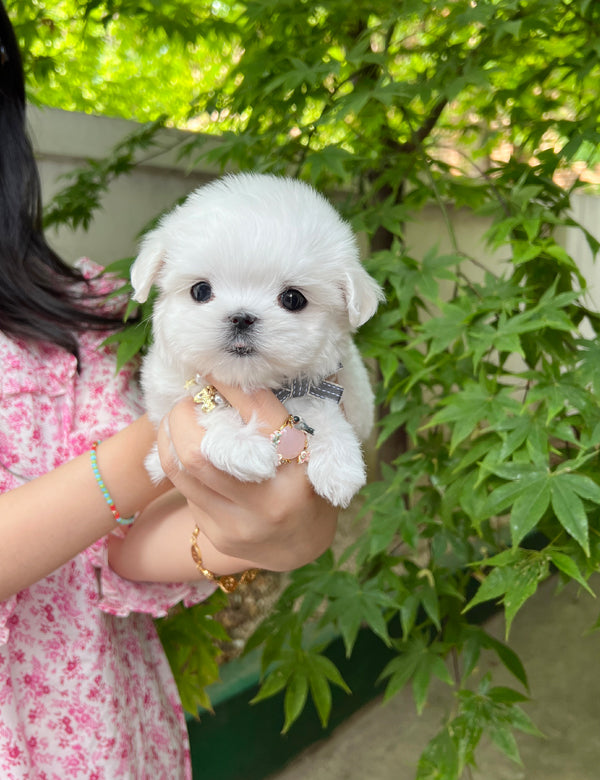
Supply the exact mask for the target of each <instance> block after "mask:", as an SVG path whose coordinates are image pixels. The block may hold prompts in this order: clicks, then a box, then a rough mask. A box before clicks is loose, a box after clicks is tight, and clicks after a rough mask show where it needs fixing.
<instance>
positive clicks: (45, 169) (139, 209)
mask: <svg viewBox="0 0 600 780" xmlns="http://www.w3.org/2000/svg"><path fill="white" fill-rule="evenodd" d="M28 119H29V128H30V135H31V139H32V142H33V145H34V148H35V151H36V156H37V158H38V163H39V168H40V175H41V179H42V194H43V198H44V201H45V202H47V201H48V200H49V199H50V198H51V197H52V196H53V195H54V193H55V192H56V191H57V190H59V189H62V188H63V187H64V186H65V185H66V183H67V182H66V181H64V180H62V181H61V178H60V177H61V176H63V175H64V174H65V173H68V172H69V171H72V170H73V169H74V168H77V167H79V166H81V165H82V164H84V162H85V161H86V160H87V159H89V158H95V159H99V158H102V157H104V156H105V155H106V154H107V153H108V152H109V151H110V150H111V149H112V147H113V146H114V145H115V144H116V143H118V142H119V141H121V140H122V139H123V138H125V137H126V136H127V135H129V134H130V133H131V132H132V131H133V130H134V129H135V127H136V126H135V125H134V124H133V123H131V122H126V121H124V120H122V119H110V118H107V117H92V116H88V115H87V114H78V113H70V112H66V111H57V110H55V109H37V108H30V109H29V111H28ZM186 138H187V134H186V133H181V132H179V131H177V130H165V131H162V132H161V134H160V142H161V148H162V149H164V150H165V151H164V152H163V153H162V154H158V155H156V156H154V155H155V152H154V150H151V151H150V152H149V153H148V157H149V159H148V160H146V161H145V162H143V163H142V164H141V165H140V166H139V167H138V168H136V170H135V172H134V173H133V174H132V175H130V176H124V177H122V178H118V179H116V180H115V181H114V182H113V184H112V185H111V187H110V190H109V192H108V193H107V195H106V197H105V198H104V199H103V204H102V209H101V210H99V211H97V212H96V214H95V217H94V219H93V221H92V223H91V225H90V227H89V230H88V231H87V232H86V231H84V230H83V229H79V230H77V231H71V230H67V229H60V230H58V231H49V233H48V238H49V240H50V242H51V244H52V246H53V247H54V248H55V249H56V250H57V251H58V252H59V254H60V255H61V256H62V257H64V258H65V260H67V261H74V260H76V259H77V258H78V257H81V256H82V255H87V256H88V257H90V258H91V259H92V260H94V261H96V262H99V263H101V264H103V265H106V264H107V263H110V262H111V261H113V260H118V259H119V258H122V257H127V256H130V255H133V254H135V252H136V246H137V234H138V233H139V231H140V230H142V228H143V227H144V226H145V225H146V224H147V222H148V220H150V219H151V218H152V217H154V216H156V215H157V214H158V213H159V212H161V211H163V210H165V209H168V208H169V207H170V206H171V205H172V204H173V203H174V202H175V201H176V200H177V199H178V198H180V197H181V196H183V195H185V194H187V193H188V192H189V191H191V190H192V189H194V188H195V187H197V186H199V185H200V184H202V183H204V182H206V181H207V180H209V179H210V178H212V177H213V176H214V175H215V172H214V171H212V172H211V171H208V170H203V171H190V170H188V169H186V167H185V166H184V165H182V164H181V163H179V162H178V161H177V157H176V148H174V147H176V145H177V144H180V143H181V142H182V141H183V140H185V139H186ZM142 155H143V153H142Z"/></svg>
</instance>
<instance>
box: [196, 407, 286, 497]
mask: <svg viewBox="0 0 600 780" xmlns="http://www.w3.org/2000/svg"><path fill="white" fill-rule="evenodd" d="M198 415H199V417H198V419H199V422H200V425H202V427H203V428H204V429H205V430H206V433H205V434H204V438H203V439H202V444H201V445H200V449H201V452H202V454H203V455H204V456H205V457H206V458H207V459H208V460H209V461H210V462H211V463H212V464H213V466H216V467H217V468H218V469H221V471H226V472H227V473H228V474H231V475H232V476H234V477H235V478H236V479H239V480H241V481H242V482H262V481H263V480H265V479H270V478H271V477H273V476H275V469H276V468H277V452H276V450H275V447H274V446H273V443H272V442H271V440H270V439H269V438H268V437H266V436H264V435H263V434H261V433H260V431H259V421H258V420H257V419H256V418H252V419H251V420H250V421H249V422H248V423H244V422H243V421H242V419H241V417H240V416H239V414H238V412H237V411H236V410H235V409H232V408H231V407H225V408H222V407H221V408H217V409H214V410H213V411H212V412H209V413H208V414H206V413H204V412H201V411H198Z"/></svg>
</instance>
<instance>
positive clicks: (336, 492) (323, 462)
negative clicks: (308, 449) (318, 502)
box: [307, 451, 367, 508]
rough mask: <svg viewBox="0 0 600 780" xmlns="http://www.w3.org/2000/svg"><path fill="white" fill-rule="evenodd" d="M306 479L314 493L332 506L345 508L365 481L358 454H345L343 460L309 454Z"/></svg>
mask: <svg viewBox="0 0 600 780" xmlns="http://www.w3.org/2000/svg"><path fill="white" fill-rule="evenodd" d="M307 474H308V478H309V480H310V481H311V484H312V486H313V487H314V489H315V492H316V493H318V494H319V495H320V496H323V498H326V499H327V500H328V501H329V502H330V503H331V504H333V505H334V506H339V507H342V508H345V507H347V506H348V505H349V504H350V502H351V501H352V499H353V498H354V496H355V495H356V493H358V491H359V490H360V489H361V487H362V486H363V485H364V484H365V482H366V481H367V477H366V469H365V465H364V462H363V459H362V456H361V454H360V451H357V452H355V453H350V452H346V453H345V455H344V457H343V459H336V458H332V457H327V456H326V453H323V452H321V453H314V454H313V453H311V456H310V460H309V461H308V468H307Z"/></svg>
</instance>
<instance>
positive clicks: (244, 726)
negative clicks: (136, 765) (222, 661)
mask: <svg viewBox="0 0 600 780" xmlns="http://www.w3.org/2000/svg"><path fill="white" fill-rule="evenodd" d="M326 654H327V655H328V656H329V658H331V660H332V661H333V662H334V663H335V664H336V666H337V667H338V668H339V670H340V672H341V673H342V676H343V677H344V679H345V680H346V682H347V683H348V685H349V686H350V688H351V689H352V694H351V695H348V694H346V693H344V691H342V690H341V689H339V688H335V687H333V689H332V694H333V701H332V710H331V718H330V722H329V725H328V727H327V729H323V728H322V727H321V724H320V722H319V718H318V716H317V713H316V711H315V709H314V707H313V706H312V702H310V701H309V703H308V704H307V706H306V707H305V709H304V711H303V713H302V715H301V716H300V718H299V719H298V720H297V721H296V723H294V725H293V726H292V728H291V729H290V731H289V733H288V734H286V735H282V734H281V728H282V726H283V696H284V694H283V693H281V694H280V695H277V696H274V697H273V698H271V699H267V700H265V701H261V702H259V703H258V704H253V705H251V704H249V701H250V699H252V697H253V696H254V695H255V694H256V692H257V691H258V687H259V685H258V675H259V659H258V656H256V655H254V656H252V655H249V657H248V658H241V659H238V660H236V661H232V662H231V663H229V664H227V665H226V666H225V667H224V669H223V673H222V678H223V680H222V682H221V683H219V684H218V685H216V686H213V688H212V689H211V691H210V693H211V701H212V702H213V706H214V710H215V712H214V714H212V713H209V712H203V713H200V715H199V718H198V719H194V718H191V717H190V718H189V719H188V731H189V735H190V744H191V751H192V766H193V776H194V780H196V778H197V780H201V779H202V780H206V778H207V777H210V779H211V780H241V778H243V780H262V778H266V777H268V776H269V775H271V774H273V773H274V772H277V771H278V770H280V769H281V768H282V767H284V766H285V765H286V764H287V763H289V762H290V761H291V760H292V759H293V758H294V757H295V756H297V755H298V754H299V753H300V752H302V751H303V750H304V749H305V748H307V747H308V746H310V745H311V744H313V743H315V742H318V741H319V740H321V739H325V738H326V737H327V736H328V735H329V734H330V733H331V731H332V730H333V729H334V728H335V727H336V726H338V725H339V724H340V723H342V722H343V721H344V720H345V719H346V718H348V717H349V716H350V715H352V713H354V712H356V711H357V710H358V709H360V708H361V707H362V706H363V705H364V704H366V703H367V702H369V701H371V700H372V699H373V698H374V697H376V696H377V695H379V694H380V693H381V692H382V687H380V686H378V685H377V676H378V675H379V673H380V670H381V669H382V668H383V666H384V665H385V663H386V662H387V661H388V660H389V659H391V658H393V656H394V655H395V652H394V651H392V650H390V649H388V648H386V647H385V645H384V644H383V643H382V642H381V640H380V639H378V638H377V637H376V636H375V635H374V634H373V633H372V632H370V631H362V632H361V633H360V634H359V636H358V638H357V641H356V645H355V647H354V650H353V653H352V656H351V658H349V659H348V658H346V656H345V649H344V645H343V642H342V640H341V639H340V638H337V639H334V640H333V641H332V642H331V644H330V645H329V647H328V648H327V653H326Z"/></svg>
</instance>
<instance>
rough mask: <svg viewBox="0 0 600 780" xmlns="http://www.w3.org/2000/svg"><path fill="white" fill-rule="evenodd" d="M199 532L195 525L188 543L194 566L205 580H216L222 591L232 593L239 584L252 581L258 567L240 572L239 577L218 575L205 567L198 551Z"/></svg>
mask: <svg viewBox="0 0 600 780" xmlns="http://www.w3.org/2000/svg"><path fill="white" fill-rule="evenodd" d="M199 533H200V529H199V528H198V526H196V527H195V528H194V532H193V534H192V538H191V539H190V543H191V545H192V558H193V559H194V563H195V564H196V568H197V569H198V571H199V572H200V574H202V575H203V576H204V577H206V579H207V580H211V581H212V582H216V583H217V585H218V586H219V587H220V588H221V590H222V591H223V592H224V593H233V591H234V590H237V588H238V586H239V585H247V584H248V583H250V582H252V580H253V579H254V578H255V577H256V575H257V574H258V572H259V571H260V570H259V569H248V570H247V571H245V572H242V574H240V577H239V579H237V578H236V577H235V575H233V574H223V575H221V576H219V575H218V574H214V573H213V572H212V571H209V570H208V569H205V568H204V566H203V564H202V553H201V552H200V547H199V546H198V534H199Z"/></svg>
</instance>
